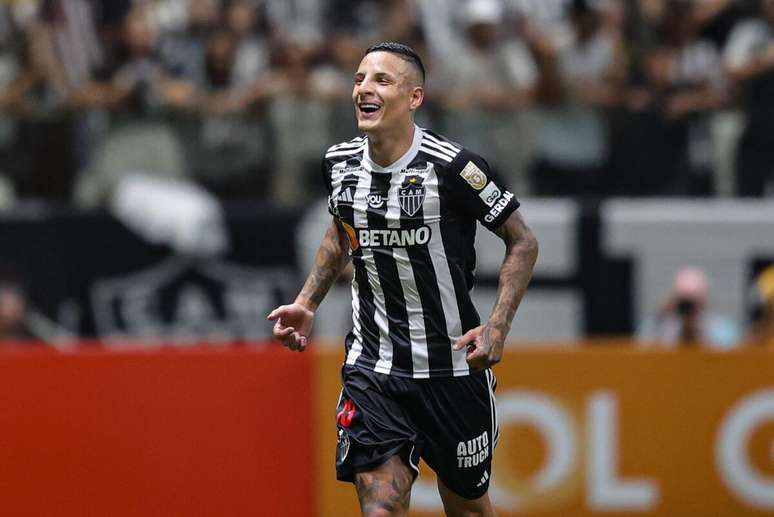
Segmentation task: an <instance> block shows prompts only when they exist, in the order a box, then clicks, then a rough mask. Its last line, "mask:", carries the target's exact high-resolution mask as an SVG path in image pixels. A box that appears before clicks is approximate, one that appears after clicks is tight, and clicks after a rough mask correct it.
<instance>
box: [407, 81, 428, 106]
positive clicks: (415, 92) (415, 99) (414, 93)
mask: <svg viewBox="0 0 774 517" xmlns="http://www.w3.org/2000/svg"><path fill="white" fill-rule="evenodd" d="M424 100H425V89H424V88H422V87H421V86H415V87H414V88H413V89H412V90H411V101H410V102H409V109H410V110H411V111H416V110H417V109H418V108H419V107H420V106H421V105H422V101H424Z"/></svg>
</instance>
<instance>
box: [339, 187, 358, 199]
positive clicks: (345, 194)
mask: <svg viewBox="0 0 774 517" xmlns="http://www.w3.org/2000/svg"><path fill="white" fill-rule="evenodd" d="M353 190H354V189H353V188H352V187H347V188H345V189H344V190H342V191H341V193H340V194H339V197H338V198H336V199H337V201H338V202H339V203H352V202H354V192H353Z"/></svg>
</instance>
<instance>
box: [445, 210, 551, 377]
mask: <svg viewBox="0 0 774 517" xmlns="http://www.w3.org/2000/svg"><path fill="white" fill-rule="evenodd" d="M496 233H497V234H498V235H499V236H500V237H501V238H502V239H503V241H505V259H504V260H503V264H502V266H501V267H500V279H499V285H498V289H497V301H496V302H495V305H494V308H493V309H492V314H491V316H489V320H488V321H487V322H486V324H485V325H484V326H480V327H476V328H474V329H471V330H470V331H468V332H467V333H466V334H465V335H464V336H462V338H460V339H459V340H458V341H457V343H456V344H455V345H454V348H455V349H456V350H461V349H462V348H463V347H465V346H467V347H468V354H467V361H468V364H469V365H470V366H471V367H473V368H476V369H484V368H488V367H490V366H492V365H494V364H497V363H499V362H500V360H501V359H502V355H503V346H504V344H505V338H506V337H507V336H508V331H509V330H510V329H511V322H512V321H513V317H514V316H515V314H516V309H518V307H519V303H521V299H522V298H523V297H524V293H525V292H526V291H527V285H528V284H529V281H530V278H532V268H533V267H534V266H535V261H536V260H537V255H538V243H537V239H535V236H534V235H533V234H532V231H531V230H530V229H529V227H528V226H527V225H526V223H525V222H524V219H523V218H522V217H521V215H520V214H519V213H518V212H513V213H512V214H511V215H510V216H509V217H508V219H507V220H506V221H505V223H504V224H503V225H502V226H501V227H500V228H498V229H497V230H496Z"/></svg>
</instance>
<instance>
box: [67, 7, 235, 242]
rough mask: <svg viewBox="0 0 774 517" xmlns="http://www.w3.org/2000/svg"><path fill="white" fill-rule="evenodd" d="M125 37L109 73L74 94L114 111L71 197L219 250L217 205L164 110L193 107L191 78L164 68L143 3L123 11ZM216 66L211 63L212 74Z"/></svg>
mask: <svg viewBox="0 0 774 517" xmlns="http://www.w3.org/2000/svg"><path fill="white" fill-rule="evenodd" d="M122 42H123V51H122V54H123V58H122V62H121V64H120V65H119V67H118V70H117V71H116V73H115V74H114V76H113V78H112V79H111V80H110V81H108V82H104V83H101V82H92V83H90V84H88V85H87V86H85V87H84V88H82V89H81V90H79V91H78V92H76V94H75V95H74V96H73V98H72V100H71V102H72V104H73V105H75V106H82V107H92V108H105V109H109V110H111V112H112V115H113V119H114V120H113V124H112V128H111V130H110V131H109V133H108V134H107V135H106V137H105V139H104V141H103V142H102V143H101V144H100V146H99V147H98V149H97V150H96V152H95V154H94V158H93V160H92V163H91V164H90V165H89V167H88V169H86V170H85V171H83V173H82V174H81V176H80V177H79V180H78V185H77V188H76V201H77V202H78V204H79V205H81V206H82V207H85V208H93V207H97V206H105V207H109V208H110V209H111V210H112V211H113V213H114V214H115V215H116V216H117V217H118V218H119V219H121V220H122V221H123V222H124V223H125V224H126V225H127V226H128V227H129V228H132V229H133V230H135V231H136V232H137V233H138V234H139V235H141V236H142V237H144V238H145V239H146V240H148V241H150V242H154V243H164V244H167V245H169V246H170V247H172V248H173V249H174V250H176V251H178V252H180V253H187V254H205V255H209V254H213V253H221V252H223V251H224V250H225V249H226V248H227V247H228V242H227V238H226V234H225V230H224V229H223V221H222V213H221V210H220V206H219V205H218V203H217V202H216V201H215V200H214V199H213V198H212V196H211V195H210V194H209V193H207V192H206V191H204V190H202V189H201V188H200V187H198V186H196V185H193V184H191V181H190V174H189V170H190V169H189V168H188V167H187V166H186V163H185V161H184V152H183V147H182V144H181V143H180V141H179V139H178V137H177V135H176V133H175V132H174V131H173V129H172V127H171V125H170V122H169V121H168V118H167V117H165V116H164V114H165V110H166V109H168V108H169V107H173V108H178V109H181V110H184V109H194V107H198V106H199V101H200V100H202V99H201V98H200V97H199V96H198V95H197V93H198V92H197V89H196V86H195V85H194V84H192V83H191V82H188V81H185V80H175V79H171V78H170V77H169V76H168V74H167V73H166V72H165V70H164V69H163V67H162V65H161V62H160V60H159V58H158V57H157V54H156V48H157V47H156V42H157V34H156V31H155V26H154V25H153V24H152V23H151V18H150V17H149V11H148V10H147V9H146V8H145V7H143V6H142V5H141V6H139V7H136V8H134V9H132V11H131V12H130V13H129V14H128V15H127V16H126V18H125V19H124V23H123V31H122ZM221 72H222V70H221V69H220V68H218V67H217V66H215V68H214V70H213V74H214V75H215V76H218V77H220V76H219V75H218V74H219V73H221ZM202 102H203V100H202ZM205 104H206V103H205ZM199 149H205V148H204V147H202V146H200V147H197V150H199ZM200 158H201V155H196V156H195V157H193V159H194V160H197V159H200ZM206 165H207V163H205V164H204V166H206ZM226 165H227V164H226Z"/></svg>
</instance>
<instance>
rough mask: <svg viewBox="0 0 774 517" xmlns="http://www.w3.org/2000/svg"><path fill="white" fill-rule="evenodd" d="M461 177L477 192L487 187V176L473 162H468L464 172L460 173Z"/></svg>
mask: <svg viewBox="0 0 774 517" xmlns="http://www.w3.org/2000/svg"><path fill="white" fill-rule="evenodd" d="M460 176H462V177H463V178H464V179H465V181H467V182H468V183H469V184H470V186H471V187H473V188H474V189H476V190H481V189H482V188H484V187H485V186H486V181H487V178H486V174H484V171H482V170H481V169H479V168H478V167H477V166H476V164H475V163H473V162H468V164H467V165H466V166H465V168H464V169H462V172H460Z"/></svg>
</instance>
